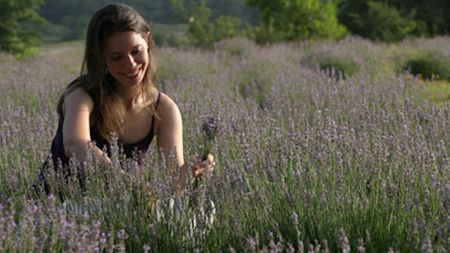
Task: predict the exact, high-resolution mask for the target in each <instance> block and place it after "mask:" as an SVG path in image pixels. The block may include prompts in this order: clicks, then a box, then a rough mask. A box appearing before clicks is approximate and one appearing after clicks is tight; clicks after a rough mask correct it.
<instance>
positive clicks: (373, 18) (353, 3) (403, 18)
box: [339, 0, 426, 42]
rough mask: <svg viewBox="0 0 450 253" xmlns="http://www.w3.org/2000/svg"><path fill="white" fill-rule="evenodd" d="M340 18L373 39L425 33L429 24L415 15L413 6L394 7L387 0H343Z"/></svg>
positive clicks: (389, 40) (359, 32)
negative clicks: (408, 7) (411, 7)
mask: <svg viewBox="0 0 450 253" xmlns="http://www.w3.org/2000/svg"><path fill="white" fill-rule="evenodd" d="M339 13H340V14H339V20H340V21H341V22H342V23H343V24H344V25H345V26H346V27H347V28H348V29H349V30H350V31H351V32H352V33H354V34H357V35H360V36H362V37H365V38H369V39H372V40H380V41H386V42H394V41H400V40H403V39H405V38H407V37H413V36H416V35H422V34H425V33H426V25H425V23H424V22H422V21H421V20H419V19H415V18H414V16H415V11H414V10H413V9H407V8H403V9H402V10H400V7H395V6H394V5H392V4H388V3H387V2H386V1H376V0H363V1H361V0H346V1H342V5H341V6H340V11H339Z"/></svg>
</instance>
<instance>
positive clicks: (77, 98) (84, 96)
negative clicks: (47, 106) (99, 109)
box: [64, 87, 94, 112]
mask: <svg viewBox="0 0 450 253" xmlns="http://www.w3.org/2000/svg"><path fill="white" fill-rule="evenodd" d="M93 108H94V100H93V99H92V97H91V96H90V95H89V94H88V93H87V92H86V91H85V90H83V88H81V87H77V88H75V89H74V90H72V91H70V92H69V93H67V94H66V95H65V97H64V111H67V110H71V109H74V110H79V109H88V110H89V112H91V111H92V109H93Z"/></svg>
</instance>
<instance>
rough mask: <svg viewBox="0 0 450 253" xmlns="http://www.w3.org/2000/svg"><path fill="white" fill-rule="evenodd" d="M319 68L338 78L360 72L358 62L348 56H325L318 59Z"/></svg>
mask: <svg viewBox="0 0 450 253" xmlns="http://www.w3.org/2000/svg"><path fill="white" fill-rule="evenodd" d="M318 65H319V68H320V69H321V70H322V71H325V72H326V73H327V74H329V75H331V76H335V77H336V78H338V79H340V78H344V79H345V78H347V77H351V76H352V75H354V74H355V73H356V72H358V65H357V64H356V62H354V61H352V60H350V59H348V58H337V57H324V58H322V59H320V60H318Z"/></svg>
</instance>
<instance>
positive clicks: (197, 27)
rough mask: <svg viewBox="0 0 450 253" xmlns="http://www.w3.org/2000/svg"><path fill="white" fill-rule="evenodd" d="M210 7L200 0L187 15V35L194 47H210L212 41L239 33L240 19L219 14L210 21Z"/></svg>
mask: <svg viewBox="0 0 450 253" xmlns="http://www.w3.org/2000/svg"><path fill="white" fill-rule="evenodd" d="M211 13H212V11H211V9H209V8H208V7H207V1H202V2H201V3H200V4H199V5H198V6H197V7H196V8H195V10H194V12H193V13H192V16H190V17H189V19H188V20H189V27H188V31H187V36H188V38H189V40H190V42H191V44H192V45H194V46H196V47H211V46H212V45H213V43H214V42H217V41H220V40H222V39H227V38H232V37H235V36H237V35H238V34H239V33H240V25H241V24H240V20H239V19H238V18H235V17H231V16H220V17H218V18H217V19H216V20H215V21H214V22H211V21H210V16H211Z"/></svg>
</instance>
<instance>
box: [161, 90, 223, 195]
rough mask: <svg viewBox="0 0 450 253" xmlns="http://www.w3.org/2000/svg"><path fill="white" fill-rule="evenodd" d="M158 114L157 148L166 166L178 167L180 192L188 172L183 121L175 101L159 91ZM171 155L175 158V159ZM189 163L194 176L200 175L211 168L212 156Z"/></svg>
mask: <svg viewBox="0 0 450 253" xmlns="http://www.w3.org/2000/svg"><path fill="white" fill-rule="evenodd" d="M158 114H159V117H160V119H159V120H158V121H157V124H156V134H157V138H158V148H159V149H162V151H163V152H162V155H164V159H165V161H166V166H167V167H168V168H174V167H176V168H178V169H179V172H180V181H179V187H180V189H179V193H182V192H183V189H184V188H185V185H184V183H185V178H186V175H187V172H188V168H187V167H188V163H185V161H184V155H183V123H182V119H181V113H180V110H179V109H178V106H177V105H176V104H175V102H174V101H173V100H172V99H171V98H169V97H168V96H167V95H165V94H163V93H161V97H160V102H159V106H158ZM172 155H174V157H173V156H172ZM172 157H173V158H175V161H174V160H173V159H172ZM190 160H191V159H190ZM174 163H175V164H174ZM190 163H191V164H192V174H193V175H194V176H195V177H201V176H202V174H203V173H204V172H205V171H206V170H212V168H213V165H214V157H213V156H212V155H208V157H207V159H206V161H201V159H199V158H198V159H195V160H193V161H190Z"/></svg>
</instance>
